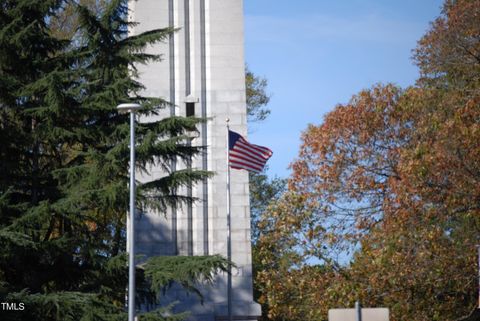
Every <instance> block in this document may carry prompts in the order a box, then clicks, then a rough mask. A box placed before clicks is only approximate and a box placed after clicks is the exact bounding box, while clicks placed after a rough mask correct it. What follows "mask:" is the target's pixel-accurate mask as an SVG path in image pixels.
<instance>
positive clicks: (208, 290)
mask: <svg viewBox="0 0 480 321" xmlns="http://www.w3.org/2000/svg"><path fill="white" fill-rule="evenodd" d="M129 9H130V17H129V19H130V20H131V21H135V22H137V23H138V25H135V26H132V28H131V29H130V33H131V34H137V33H140V32H143V31H148V30H152V29H158V28H165V27H171V28H175V29H177V31H176V32H174V33H173V34H172V35H171V36H170V38H169V39H167V40H166V41H165V42H164V43H161V44H157V45H154V46H152V47H150V48H148V50H147V52H149V53H156V54H161V55H162V57H163V60H162V61H161V62H156V63H150V64H148V65H140V66H138V69H139V72H140V81H141V82H142V83H143V84H144V85H145V86H146V90H145V93H144V95H146V96H154V97H162V98H164V99H165V100H167V101H169V102H171V103H172V106H171V107H167V108H166V109H165V110H164V111H163V115H161V116H158V117H166V116H169V115H180V116H197V117H204V118H208V121H207V122H205V123H203V124H201V125H199V134H198V135H197V136H196V137H195V138H194V139H193V141H192V144H194V145H198V146H205V147H206V149H205V151H204V152H203V153H202V154H201V155H198V156H196V157H195V158H193V159H191V161H190V162H187V163H186V164H184V163H181V162H177V163H175V162H172V164H171V165H172V167H173V168H178V169H180V168H186V167H190V166H191V167H192V168H195V169H203V170H209V171H212V172H213V173H214V175H213V177H211V178H209V179H207V180H205V181H203V182H201V183H197V184H195V185H192V186H190V187H187V188H185V189H184V190H183V191H181V192H182V193H184V194H185V195H191V196H193V197H194V198H196V199H197V201H196V202H193V203H189V204H184V205H182V206H177V207H175V208H170V209H168V211H167V213H156V212H154V211H146V212H145V213H141V214H140V215H138V216H137V217H136V218H135V219H136V226H137V228H136V233H135V234H136V239H135V242H136V251H137V253H139V254H144V255H146V256H154V255H211V254H221V255H223V256H225V257H227V231H228V229H227V200H226V193H227V191H226V175H227V154H226V144H227V138H226V133H227V132H226V119H227V118H229V119H230V122H229V124H230V128H231V129H232V130H234V131H237V132H239V133H240V134H246V131H247V123H246V122H247V118H246V103H245V61H244V48H243V47H244V38H243V1H242V0H138V1H135V0H130V1H129ZM141 121H148V119H142V120H141ZM150 175H158V176H162V169H161V168H155V167H152V168H151V170H150ZM139 179H140V180H142V177H141V176H140V178H139ZM144 179H146V180H147V178H145V177H144ZM148 180H149V179H148ZM230 185H231V200H232V202H231V226H232V229H231V239H232V256H231V258H232V261H233V262H234V263H235V264H236V268H233V271H232V314H233V316H234V320H256V318H257V317H258V316H259V315H260V314H261V311H260V306H259V305H258V304H257V303H255V302H254V301H253V297H252V296H253V289H252V259H251V242H250V210H249V189H248V173H247V172H245V171H238V170H232V171H231V184H230ZM201 291H202V293H203V294H204V303H203V304H201V303H200V302H199V300H198V299H197V298H196V297H195V296H194V295H191V294H190V295H188V294H186V293H185V292H184V291H182V290H181V289H178V290H175V289H173V290H172V291H170V293H169V294H168V298H169V299H171V300H175V301H178V302H180V303H179V305H178V306H177V309H178V310H190V311H191V312H192V316H191V319H192V320H202V321H204V320H205V321H207V320H208V321H213V320H228V317H227V316H228V308H227V301H228V298H227V276H226V275H221V276H219V277H218V279H217V281H216V282H215V284H213V285H212V286H206V287H204V288H203V289H201Z"/></svg>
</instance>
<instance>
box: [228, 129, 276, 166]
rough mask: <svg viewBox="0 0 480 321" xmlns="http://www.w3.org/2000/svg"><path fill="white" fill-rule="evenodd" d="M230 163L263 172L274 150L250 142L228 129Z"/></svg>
mask: <svg viewBox="0 0 480 321" xmlns="http://www.w3.org/2000/svg"><path fill="white" fill-rule="evenodd" d="M228 135H229V136H228V141H229V146H228V151H229V165H230V167H231V168H235V169H246V170H247V171H251V172H256V173H258V172H261V171H262V170H263V167H264V166H265V163H266V162H267V160H268V159H269V158H270V157H271V156H272V154H273V152H272V151H271V150H270V149H269V148H267V147H263V146H258V145H254V144H250V143H249V142H247V140H246V139H245V138H243V137H242V136H241V135H240V134H238V133H236V132H233V131H231V130H229V131H228Z"/></svg>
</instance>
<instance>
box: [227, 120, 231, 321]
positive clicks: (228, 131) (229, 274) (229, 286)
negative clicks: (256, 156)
mask: <svg viewBox="0 0 480 321" xmlns="http://www.w3.org/2000/svg"><path fill="white" fill-rule="evenodd" d="M229 122H230V119H229V118H227V119H226V124H227V258H228V261H229V262H231V261H232V237H231V224H230V223H231V222H230V220H231V206H230V126H229V124H228V123H229ZM227 273H228V275H227V300H228V321H232V320H233V319H232V266H231V264H229V265H228V271H227Z"/></svg>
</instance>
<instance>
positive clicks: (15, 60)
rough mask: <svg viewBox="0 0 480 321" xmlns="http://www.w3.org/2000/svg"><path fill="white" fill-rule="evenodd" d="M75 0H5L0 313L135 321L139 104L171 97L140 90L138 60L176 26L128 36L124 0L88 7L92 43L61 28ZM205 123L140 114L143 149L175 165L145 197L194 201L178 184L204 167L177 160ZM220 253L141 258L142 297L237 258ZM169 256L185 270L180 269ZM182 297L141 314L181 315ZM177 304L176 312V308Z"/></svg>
mask: <svg viewBox="0 0 480 321" xmlns="http://www.w3.org/2000/svg"><path fill="white" fill-rule="evenodd" d="M65 3H66V1H64V0H43V1H40V2H39V1H37V0H6V1H3V2H2V4H1V5H0V157H1V159H0V166H1V172H0V248H2V250H1V252H0V302H9V303H17V307H19V303H23V304H24V310H22V311H10V312H8V311H5V310H1V311H0V314H1V320H85V321H86V320H124V319H125V315H126V314H125V310H124V304H125V303H124V301H125V288H126V284H127V268H126V254H125V251H124V249H125V216H126V212H127V208H128V184H127V183H128V156H129V150H128V141H129V122H128V115H120V114H118V113H117V111H116V108H115V106H116V105H117V104H118V103H120V102H129V101H137V102H141V103H142V105H143V106H144V109H143V110H142V111H141V115H143V116H144V115H155V114H157V113H158V110H159V108H160V107H165V106H167V103H166V102H164V101H162V100H160V99H157V98H149V97H142V96H140V95H139V92H140V91H141V90H142V88H143V87H142V85H141V84H140V83H138V82H137V81H136V80H135V77H136V71H135V64H138V63H146V62H149V61H155V60H158V59H159V57H158V56H155V55H149V54H145V53H144V52H143V49H144V48H145V47H146V46H147V45H148V44H151V43H155V42H158V41H162V40H163V39H165V37H166V36H167V35H168V34H169V32H171V31H172V30H169V29H160V30H153V31H149V32H146V33H143V34H140V35H137V36H133V37H128V36H127V27H128V23H127V22H126V16H127V7H126V1H123V0H116V1H111V2H110V3H109V4H108V5H107V6H106V7H105V9H104V10H103V11H102V12H100V13H98V12H96V13H93V12H91V11H89V10H88V9H87V8H84V7H81V6H78V8H77V13H78V16H79V19H80V28H79V31H78V32H79V33H81V34H82V42H81V44H79V43H75V41H65V40H59V39H56V38H55V37H54V36H53V35H52V33H51V30H50V29H49V28H50V25H49V21H51V19H52V17H53V16H54V15H55V14H56V13H58V12H59V11H61V10H62V6H64V5H65ZM199 121H201V120H199V119H195V118H181V117H170V118H164V119H161V120H159V121H154V122H149V123H140V124H138V127H137V138H138V140H137V146H136V150H137V159H138V163H137V164H136V165H137V167H138V168H140V170H142V171H144V172H147V170H148V164H156V165H159V166H161V167H162V168H163V169H164V170H165V176H164V177H162V178H160V179H157V180H153V181H151V182H148V183H145V184H143V185H140V186H139V189H138V194H139V195H138V197H137V199H138V200H139V201H138V204H137V206H138V207H139V208H153V209H156V210H162V209H165V207H166V206H167V205H169V204H174V203H176V202H182V201H186V200H188V199H187V198H186V197H184V196H182V195H178V194H177V193H176V191H177V190H179V187H181V186H184V185H186V184H188V183H190V182H195V181H198V180H201V179H203V178H205V177H206V176H207V175H209V173H207V172H202V171H194V170H181V171H173V172H172V171H170V168H169V164H170V161H171V160H172V159H178V160H185V159H187V158H189V157H190V156H192V155H195V154H196V153H198V152H200V149H199V148H195V147H191V146H190V144H188V140H189V135H188V133H189V132H191V131H195V130H196V125H197V124H198V122H199ZM226 264H227V262H226V260H225V259H223V258H221V257H219V256H213V257H168V258H161V257H160V258H158V257H157V258H152V259H150V260H148V261H147V262H146V263H145V264H144V265H143V266H142V268H137V287H138V293H137V302H138V303H139V304H144V305H155V303H156V302H157V295H158V293H159V291H160V290H164V289H165V288H167V287H168V286H170V285H171V284H172V283H173V282H176V283H179V284H181V285H183V286H184V287H185V288H186V289H190V290H193V291H195V285H196V282H197V280H199V279H203V280H205V281H211V280H212V279H213V276H214V275H215V273H216V272H217V271H219V270H223V271H225V270H226ZM171 266H175V267H176V268H175V269H173V270H172V268H171ZM169 309H170V307H166V308H165V309H163V310H162V309H159V310H155V311H152V312H149V313H144V314H143V315H141V318H140V320H142V319H143V320H179V319H182V318H183V317H184V315H172V314H171V313H170V312H169ZM166 315H170V316H169V317H166Z"/></svg>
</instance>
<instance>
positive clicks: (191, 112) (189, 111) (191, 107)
mask: <svg viewBox="0 0 480 321" xmlns="http://www.w3.org/2000/svg"><path fill="white" fill-rule="evenodd" d="M185 115H186V116H187V117H193V116H195V103H187V106H186V111H185Z"/></svg>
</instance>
